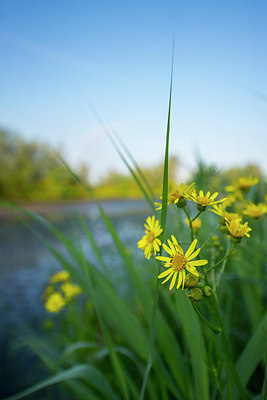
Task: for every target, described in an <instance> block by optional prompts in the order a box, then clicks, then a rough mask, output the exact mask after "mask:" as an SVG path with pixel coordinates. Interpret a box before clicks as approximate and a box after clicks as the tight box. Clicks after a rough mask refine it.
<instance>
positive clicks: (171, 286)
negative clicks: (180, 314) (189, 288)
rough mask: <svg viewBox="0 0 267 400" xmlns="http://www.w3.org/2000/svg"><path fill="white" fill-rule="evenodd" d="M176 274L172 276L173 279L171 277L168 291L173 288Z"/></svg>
mask: <svg viewBox="0 0 267 400" xmlns="http://www.w3.org/2000/svg"><path fill="white" fill-rule="evenodd" d="M177 274H178V272H177V271H176V272H175V273H174V274H173V277H172V280H171V284H170V287H169V290H172V288H173V286H174V284H175V281H176V278H177Z"/></svg>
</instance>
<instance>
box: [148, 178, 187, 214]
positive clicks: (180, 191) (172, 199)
mask: <svg viewBox="0 0 267 400" xmlns="http://www.w3.org/2000/svg"><path fill="white" fill-rule="evenodd" d="M194 184H195V183H191V185H184V184H183V183H180V185H179V186H178V188H177V189H176V190H175V191H173V192H171V193H170V194H168V206H169V205H171V204H177V205H178V203H179V204H180V205H182V206H184V205H185V204H186V203H185V201H184V200H185V199H188V198H189V196H190V194H191V193H192V192H193V190H194V187H193V186H194ZM161 199H162V197H161ZM154 204H155V206H156V207H157V208H156V210H160V209H161V208H162V204H161V203H154Z"/></svg>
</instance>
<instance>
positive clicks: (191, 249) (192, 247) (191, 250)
mask: <svg viewBox="0 0 267 400" xmlns="http://www.w3.org/2000/svg"><path fill="white" fill-rule="evenodd" d="M196 244H197V239H195V240H194V241H193V242H192V243H191V244H190V247H189V248H188V250H187V252H186V253H185V255H184V256H185V258H186V259H187V257H189V256H190V254H191V253H193V251H194V250H195V247H196Z"/></svg>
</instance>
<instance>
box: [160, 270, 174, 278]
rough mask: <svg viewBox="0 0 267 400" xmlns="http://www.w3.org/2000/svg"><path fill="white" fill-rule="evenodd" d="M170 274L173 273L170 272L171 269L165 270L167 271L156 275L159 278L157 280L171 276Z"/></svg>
mask: <svg viewBox="0 0 267 400" xmlns="http://www.w3.org/2000/svg"><path fill="white" fill-rule="evenodd" d="M172 272H174V271H173V270H172V268H169V269H167V271H163V272H162V273H161V274H159V275H158V278H159V279H161V278H164V277H165V276H167V275H169V274H171V273H172Z"/></svg>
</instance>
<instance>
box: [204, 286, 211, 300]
mask: <svg viewBox="0 0 267 400" xmlns="http://www.w3.org/2000/svg"><path fill="white" fill-rule="evenodd" d="M202 290H203V294H204V296H206V297H210V296H211V295H212V289H211V288H210V287H209V286H204V287H203V289H202Z"/></svg>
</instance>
